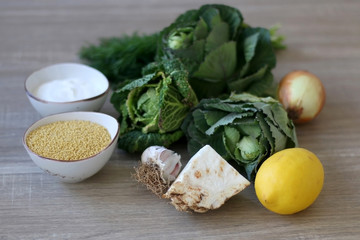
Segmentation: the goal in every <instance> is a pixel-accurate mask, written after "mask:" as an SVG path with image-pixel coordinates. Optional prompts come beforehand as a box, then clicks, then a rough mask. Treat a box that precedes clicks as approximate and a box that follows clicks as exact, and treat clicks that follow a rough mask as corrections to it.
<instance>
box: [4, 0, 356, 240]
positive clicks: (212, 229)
mask: <svg viewBox="0 0 360 240" xmlns="http://www.w3.org/2000/svg"><path fill="white" fill-rule="evenodd" d="M219 2H220V1H219ZM221 2H222V3H225V4H229V5H231V6H235V7H237V8H239V9H240V10H241V11H242V13H243V15H244V17H245V20H246V21H247V22H248V23H251V24H252V25H254V26H263V27H269V26H271V25H272V24H275V23H281V25H282V28H281V33H282V34H284V35H286V37H287V38H286V44H287V46H288V48H287V49H286V50H285V51H281V52H279V53H278V55H277V56H278V64H277V67H276V69H275V71H274V75H275V77H276V79H277V80H280V79H281V77H283V76H284V75H285V74H286V73H287V72H289V71H291V70H294V69H305V70H308V71H311V72H313V73H314V74H316V75H317V76H318V77H319V78H320V79H322V81H323V83H324V85H325V88H326V91H327V101H326V105H325V108H324V109H323V111H322V113H321V114H320V116H319V117H318V118H317V119H316V120H315V121H313V122H311V123H309V124H306V125H301V126H298V127H297V133H298V138H299V143H300V145H301V146H302V147H305V148H307V149H309V150H311V151H313V152H314V153H316V154H317V155H318V157H319V158H320V159H321V161H322V162H323V165H324V169H325V185H324V188H323V191H322V192H321V194H320V196H319V198H318V199H317V200H316V202H315V203H314V204H313V205H312V206H311V207H310V208H308V209H307V210H305V211H303V212H300V213H298V214H295V215H291V216H281V215H276V214H273V213H271V212H269V211H267V210H266V209H265V208H263V207H262V206H261V205H260V203H259V202H258V200H257V198H256V195H255V193H254V188H253V186H251V187H249V188H247V189H246V190H245V191H243V192H241V193H240V194H238V195H237V196H235V197H233V198H231V199H230V200H229V201H228V202H227V203H226V204H225V205H224V206H223V207H221V208H220V209H218V210H215V211H211V212H208V213H206V214H188V213H180V212H177V211H176V210H175V209H174V208H173V207H172V206H171V205H170V204H169V203H168V202H167V201H165V200H160V199H158V198H157V197H155V196H153V195H152V194H150V193H149V192H148V191H147V190H146V189H144V188H143V187H142V186H139V185H138V184H136V183H135V182H134V180H133V179H132V178H131V177H130V174H131V172H132V171H133V166H134V165H135V164H136V161H137V160H138V159H139V155H137V154H126V153H124V152H123V151H121V150H116V152H115V153H114V154H113V156H112V158H111V160H110V161H109V163H108V164H107V165H106V166H105V167H104V168H103V169H102V170H101V171H100V172H99V173H98V174H96V175H95V176H94V177H92V178H90V179H88V180H86V181H84V182H82V183H78V184H64V183H60V182H58V181H57V180H56V179H54V178H53V177H51V176H48V175H47V174H45V173H43V172H42V170H40V169H39V168H37V167H36V166H35V165H34V164H33V162H32V161H31V160H30V158H29V157H28V155H27V153H26V152H25V149H24V148H23V146H22V140H21V139H22V135H23V133H24V131H25V130H26V128H27V127H28V126H29V125H30V124H32V123H33V122H34V121H36V120H38V119H40V116H39V115H38V114H37V113H36V112H35V110H34V109H33V108H32V107H31V105H30V103H29V102H28V100H27V99H26V96H25V93H24V79H25V78H26V77H27V76H28V75H29V74H30V73H32V72H33V71H35V70H37V69H39V68H41V67H44V66H47V65H50V64H54V63H59V62H79V59H78V57H77V52H78V50H79V49H80V47H81V46H83V45H84V44H86V43H87V42H92V43H95V42H97V40H98V39H99V38H100V37H108V36H118V35H121V34H124V33H132V32H134V31H137V32H139V33H151V32H154V31H159V30H161V29H162V28H163V27H165V26H166V25H168V24H169V23H170V22H171V21H172V20H173V19H174V18H175V17H176V16H177V15H178V14H180V13H182V12H184V11H185V10H188V9H192V8H197V7H199V6H200V5H202V4H204V3H207V1H204V0H201V1H190V0H182V1H165V0H147V1H145V0H134V1H121V0H104V1H95V0H78V1H71V0H63V1H60V0H52V1H46V0H38V1H33V0H15V1H11V0H2V1H0V239H1V240H5V239H10V240H12V239H17V240H18V239H80V240H81V239H100V240H102V239H172V238H175V239H195V238H196V239H359V238H360V228H359V224H360V187H359V184H360V177H359V176H360V175H359V173H360V127H359V123H360V122H359V119H360V94H359V92H360V27H359V26H360V14H359V12H360V1H356V0H342V1H340V0H337V1H336V0H326V1H325V0H317V1H311V0H305V1H295V0H291V1H286V0H227V1H221ZM102 112H105V113H108V114H110V115H113V116H117V114H116V111H115V110H114V109H113V107H112V106H111V104H110V103H109V102H107V103H106V104H105V106H104V108H103V109H102ZM173 149H174V150H176V151H178V152H179V153H181V154H182V156H183V159H184V160H187V159H189V157H190V156H189V155H188V153H187V152H186V148H185V144H184V143H179V144H176V145H175V146H173Z"/></svg>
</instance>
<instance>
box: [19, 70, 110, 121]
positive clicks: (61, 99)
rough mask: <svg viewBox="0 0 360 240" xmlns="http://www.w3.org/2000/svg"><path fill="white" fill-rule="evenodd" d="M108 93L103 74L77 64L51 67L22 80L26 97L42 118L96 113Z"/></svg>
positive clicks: (106, 82) (108, 86)
mask: <svg viewBox="0 0 360 240" xmlns="http://www.w3.org/2000/svg"><path fill="white" fill-rule="evenodd" d="M109 90H110V85H109V81H108V80H107V78H106V77H105V75H104V74H102V73H101V72H100V71H98V70H96V69H94V68H92V67H89V66H87V65H83V64H79V63H59V64H55V65H51V66H48V67H45V68H42V69H40V70H38V71H36V72H34V73H32V74H31V75H30V76H29V77H28V78H27V79H26V80H25V92H26V95H27V97H28V99H29V101H30V103H31V105H32V106H33V107H34V108H35V109H36V111H38V112H39V113H40V115H41V116H43V117H45V116H48V115H52V114H57V113H63V112H73V111H99V110H100V109H101V107H102V106H103V105H104V103H105V100H106V98H107V95H108V93H109Z"/></svg>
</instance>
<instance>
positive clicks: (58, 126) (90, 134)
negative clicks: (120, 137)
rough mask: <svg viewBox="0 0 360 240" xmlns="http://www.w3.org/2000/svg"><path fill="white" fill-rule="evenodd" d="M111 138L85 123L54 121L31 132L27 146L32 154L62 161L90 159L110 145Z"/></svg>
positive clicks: (104, 130)
mask: <svg viewBox="0 0 360 240" xmlns="http://www.w3.org/2000/svg"><path fill="white" fill-rule="evenodd" d="M110 141H111V136H110V134H109V132H108V130H107V129H106V128H105V127H103V126H101V125H100V124H97V123H94V122H90V121H84V120H69V121H57V122H53V123H50V124H46V125H43V126H41V127H38V128H36V129H34V130H33V131H31V132H30V133H29V134H28V136H27V137H26V145H27V146H28V147H29V148H30V150H31V151H33V152H34V153H36V154H38V155H40V156H42V157H46V158H52V159H57V160H62V161H74V160H80V159H84V158H88V157H91V156H93V155H95V154H97V153H99V152H100V151H101V150H103V149H104V148H105V147H106V146H108V145H109V143H110Z"/></svg>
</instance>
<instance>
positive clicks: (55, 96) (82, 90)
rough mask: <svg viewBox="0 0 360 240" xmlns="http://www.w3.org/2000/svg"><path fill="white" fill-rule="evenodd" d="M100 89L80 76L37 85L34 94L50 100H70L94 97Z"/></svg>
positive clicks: (99, 92)
mask: <svg viewBox="0 0 360 240" xmlns="http://www.w3.org/2000/svg"><path fill="white" fill-rule="evenodd" d="M101 90H102V89H99V88H98V87H97V85H96V84H94V82H93V81H89V80H86V79H81V78H64V79H55V80H52V81H49V82H46V83H43V84H41V85H40V86H38V88H37V89H35V91H34V95H35V97H37V98H40V99H42V100H45V101H50V102H71V101H77V100H82V99H87V98H91V97H95V96H97V95H99V94H101Z"/></svg>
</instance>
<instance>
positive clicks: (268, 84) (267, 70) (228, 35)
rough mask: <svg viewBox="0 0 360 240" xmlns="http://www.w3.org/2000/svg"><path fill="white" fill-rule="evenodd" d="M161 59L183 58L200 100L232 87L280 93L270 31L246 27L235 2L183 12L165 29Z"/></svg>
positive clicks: (230, 89)
mask: <svg viewBox="0 0 360 240" xmlns="http://www.w3.org/2000/svg"><path fill="white" fill-rule="evenodd" d="M273 34H274V31H273ZM156 58H157V59H173V58H180V59H181V61H182V62H183V63H184V65H185V68H186V69H187V70H188V71H189V73H190V80H189V81H190V84H191V86H192V87H193V89H194V91H195V92H196V94H197V96H198V98H199V99H202V98H209V97H218V96H221V95H223V94H230V92H232V91H236V92H239V93H240V92H248V93H252V94H255V95H258V96H263V95H266V96H268V95H273V94H274V91H273V90H274V89H275V88H274V85H275V84H274V82H273V75H272V74H271V70H272V69H273V68H274V67H275V66H276V56H275V52H274V48H273V45H272V38H271V35H270V32H269V30H268V29H265V28H253V27H250V26H248V25H246V24H245V23H244V21H243V17H242V15H241V13H240V11H239V10H237V9H235V8H233V7H230V6H226V5H221V4H209V5H203V6H201V7H200V8H199V9H198V10H189V11H187V12H185V13H184V14H182V15H180V16H179V17H178V18H177V19H176V20H175V21H174V22H173V23H172V24H171V25H170V26H168V27H166V28H165V29H164V30H162V31H161V33H160V36H159V41H158V48H157V56H156Z"/></svg>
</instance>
